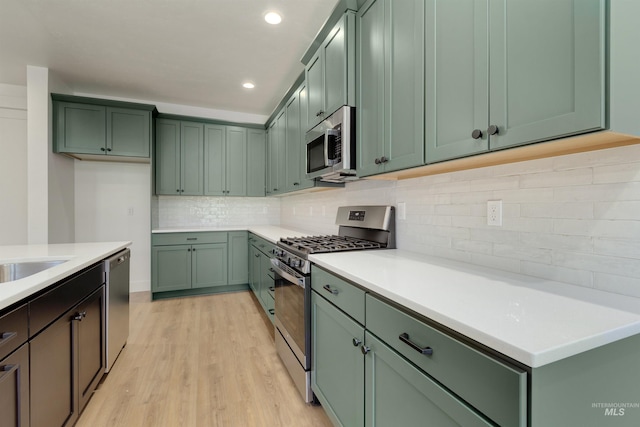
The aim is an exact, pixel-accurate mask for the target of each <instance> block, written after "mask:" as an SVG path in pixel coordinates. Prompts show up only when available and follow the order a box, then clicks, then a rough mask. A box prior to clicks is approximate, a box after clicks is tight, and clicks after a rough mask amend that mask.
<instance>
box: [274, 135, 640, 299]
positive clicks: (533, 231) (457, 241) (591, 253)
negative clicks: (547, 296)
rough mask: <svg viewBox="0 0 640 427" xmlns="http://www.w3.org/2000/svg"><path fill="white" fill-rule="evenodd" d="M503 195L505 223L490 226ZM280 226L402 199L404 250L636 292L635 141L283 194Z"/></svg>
mask: <svg viewBox="0 0 640 427" xmlns="http://www.w3.org/2000/svg"><path fill="white" fill-rule="evenodd" d="M493 199H500V200H502V201H503V224H504V226H502V227H495V226H494V227H490V226H487V225H486V202H487V200H493ZM279 202H280V223H281V225H283V226H287V227H294V228H299V229H303V230H309V231H310V232H315V233H335V232H336V231H337V227H336V226H335V225H334V218H335V213H336V210H337V208H338V206H342V205H354V204H391V205H397V203H398V202H404V203H406V212H407V216H406V219H405V220H397V246H398V248H400V249H406V250H410V251H415V252H420V253H424V254H430V255H436V256H441V257H445V258H451V259H456V260H460V261H464V262H471V263H475V264H479V265H484V266H488V267H493V268H498V269H503V270H507V271H513V272H518V273H522V274H527V275H531V276H536V277H541V278H545V279H550V280H557V281H561V282H566V283H571V284H575V285H580V286H585V287H595V288H598V289H602V290H606V291H609V292H615V293H620V294H624V295H629V296H634V297H639V296H640V145H637V146H628V147H619V148H614V149H608V150H600V151H594V152H587V153H579V154H572V155H566V156H560V157H555V158H548V159H539V160H531V161H527V162H519V163H513V164H508V165H499V166H493V167H488V168H482V169H474V170H469V171H460V172H452V173H446V174H439V175H433V176H426V177H421V178H415V179H409V180H403V181H397V182H396V181H381V180H361V181H357V182H352V183H348V184H347V185H346V187H345V188H344V189H338V190H331V191H326V192H321V193H312V194H302V195H295V196H289V197H283V198H282V199H280V201H279Z"/></svg>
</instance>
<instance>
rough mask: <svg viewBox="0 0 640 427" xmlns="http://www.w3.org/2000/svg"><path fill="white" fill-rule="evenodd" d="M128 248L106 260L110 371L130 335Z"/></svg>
mask: <svg viewBox="0 0 640 427" xmlns="http://www.w3.org/2000/svg"><path fill="white" fill-rule="evenodd" d="M130 258H131V250H129V249H128V248H127V249H125V250H123V251H120V252H118V253H117V254H115V255H112V256H111V257H110V258H107V259H106V260H105V261H104V270H105V273H106V285H107V286H106V292H105V293H106V295H107V300H106V302H107V310H106V321H105V325H106V331H105V337H106V345H105V358H106V370H105V372H109V370H110V369H111V367H112V366H113V363H114V362H115V361H116V358H117V357H118V355H119V354H120V351H121V350H122V348H123V347H124V345H125V344H126V343H127V338H128V337H129V262H130Z"/></svg>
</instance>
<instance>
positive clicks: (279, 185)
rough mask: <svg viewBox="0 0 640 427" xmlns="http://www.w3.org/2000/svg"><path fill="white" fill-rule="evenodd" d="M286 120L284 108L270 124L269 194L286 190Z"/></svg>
mask: <svg viewBox="0 0 640 427" xmlns="http://www.w3.org/2000/svg"><path fill="white" fill-rule="evenodd" d="M286 120H287V119H286V110H285V108H282V110H281V111H279V112H278V114H277V115H276V118H275V120H274V121H273V122H272V123H271V125H270V126H269V135H268V150H269V173H268V180H267V195H276V194H280V193H284V192H285V191H286V190H285V187H286V179H287V178H286V154H285V151H286V146H285V144H286V139H285V138H286V133H285V132H286Z"/></svg>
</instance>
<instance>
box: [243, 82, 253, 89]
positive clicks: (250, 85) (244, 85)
mask: <svg viewBox="0 0 640 427" xmlns="http://www.w3.org/2000/svg"><path fill="white" fill-rule="evenodd" d="M242 87H244V88H247V89H253V88H254V87H256V85H254V84H253V83H251V82H245V83H242Z"/></svg>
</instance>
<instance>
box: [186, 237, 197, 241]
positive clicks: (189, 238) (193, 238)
mask: <svg viewBox="0 0 640 427" xmlns="http://www.w3.org/2000/svg"><path fill="white" fill-rule="evenodd" d="M187 240H198V238H197V237H187Z"/></svg>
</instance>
